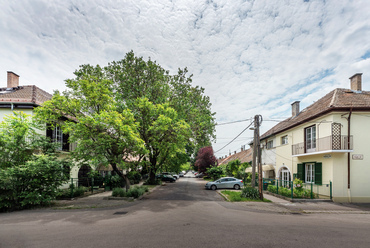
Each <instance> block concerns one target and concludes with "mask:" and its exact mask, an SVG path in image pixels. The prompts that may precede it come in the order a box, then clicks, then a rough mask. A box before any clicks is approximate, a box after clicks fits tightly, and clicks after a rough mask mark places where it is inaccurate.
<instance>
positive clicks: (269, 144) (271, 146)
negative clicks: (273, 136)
mask: <svg viewBox="0 0 370 248" xmlns="http://www.w3.org/2000/svg"><path fill="white" fill-rule="evenodd" d="M273 145H274V143H273V140H269V141H267V143H266V149H271V148H273V147H274V146H273Z"/></svg>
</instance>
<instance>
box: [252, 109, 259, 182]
mask: <svg viewBox="0 0 370 248" xmlns="http://www.w3.org/2000/svg"><path fill="white" fill-rule="evenodd" d="M256 117H257V115H256V116H254V128H253V130H254V135H253V160H252V181H251V184H252V185H251V186H252V188H254V187H255V186H256V160H257V153H258V152H257V121H258V118H256Z"/></svg>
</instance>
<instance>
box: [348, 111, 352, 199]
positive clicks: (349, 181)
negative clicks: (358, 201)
mask: <svg viewBox="0 0 370 248" xmlns="http://www.w3.org/2000/svg"><path fill="white" fill-rule="evenodd" d="M351 115H352V108H351V109H350V111H349V115H348V119H347V121H348V138H347V139H348V140H347V142H348V144H347V145H348V150H350V148H351ZM347 167H348V199H349V202H352V201H351V154H350V152H348V153H347Z"/></svg>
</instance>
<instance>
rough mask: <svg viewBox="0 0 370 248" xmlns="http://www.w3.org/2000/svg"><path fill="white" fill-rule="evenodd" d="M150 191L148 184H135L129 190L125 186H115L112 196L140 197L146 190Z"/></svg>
mask: <svg viewBox="0 0 370 248" xmlns="http://www.w3.org/2000/svg"><path fill="white" fill-rule="evenodd" d="M148 191H149V188H148V187H146V186H134V187H131V188H130V189H129V190H128V191H127V192H126V190H125V189H123V188H114V189H113V191H112V196H114V197H133V198H139V197H140V196H142V195H143V194H144V193H145V192H148Z"/></svg>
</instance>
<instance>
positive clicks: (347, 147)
mask: <svg viewBox="0 0 370 248" xmlns="http://www.w3.org/2000/svg"><path fill="white" fill-rule="evenodd" d="M352 149H353V137H352V136H350V137H349V140H348V136H347V135H330V136H327V137H323V138H319V139H316V147H315V148H314V149H306V143H305V142H302V143H299V144H295V145H292V155H293V157H299V156H307V155H314V154H322V153H333V152H352Z"/></svg>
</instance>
